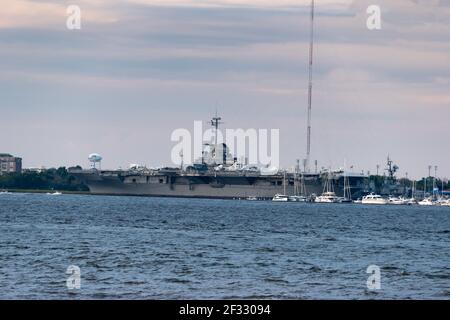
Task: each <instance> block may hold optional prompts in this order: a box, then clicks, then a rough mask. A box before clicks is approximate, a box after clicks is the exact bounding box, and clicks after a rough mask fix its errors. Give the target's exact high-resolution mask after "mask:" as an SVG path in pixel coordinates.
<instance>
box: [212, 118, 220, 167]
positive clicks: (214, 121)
mask: <svg viewBox="0 0 450 320" xmlns="http://www.w3.org/2000/svg"><path fill="white" fill-rule="evenodd" d="M221 120H222V118H221V117H219V116H218V115H217V109H216V116H215V117H213V118H212V120H211V126H213V127H214V160H216V156H217V144H218V135H219V134H218V133H219V125H220V124H222V123H223V122H222V121H221ZM216 162H217V161H216Z"/></svg>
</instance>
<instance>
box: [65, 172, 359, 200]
mask: <svg viewBox="0 0 450 320" xmlns="http://www.w3.org/2000/svg"><path fill="white" fill-rule="evenodd" d="M71 174H72V175H74V176H76V177H77V178H78V179H79V180H81V181H82V182H84V183H85V184H86V185H87V186H88V187H89V190H90V192H91V193H92V194H96V195H132V196H154V197H189V198H218V199H243V198H249V197H252V198H253V197H255V198H259V199H271V198H272V197H273V196H274V195H276V194H284V193H286V194H287V195H296V194H299V190H300V189H301V188H300V186H299V183H300V182H299V180H298V178H297V176H295V175H294V174H288V175H287V176H285V175H280V174H277V175H271V176H262V175H259V174H237V173H234V172H221V173H215V172H210V173H201V174H196V173H182V172H176V171H173V172H160V171H158V172H130V171H99V170H95V169H94V170H77V171H73V172H71ZM326 179H327V176H326V175H322V174H305V175H304V176H303V179H302V185H303V186H304V192H302V193H303V194H304V195H307V196H310V195H314V194H316V195H320V194H321V193H322V191H323V186H324V183H325V181H326ZM348 181H349V185H350V190H351V194H352V197H353V198H357V197H360V196H361V194H362V193H363V192H364V191H365V190H366V189H367V183H366V178H365V177H363V176H349V177H348ZM333 185H334V190H335V192H336V194H337V195H338V196H342V195H343V190H344V177H343V176H342V175H339V174H337V175H335V176H334V177H333Z"/></svg>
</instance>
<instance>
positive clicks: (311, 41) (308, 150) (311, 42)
mask: <svg viewBox="0 0 450 320" xmlns="http://www.w3.org/2000/svg"><path fill="white" fill-rule="evenodd" d="M313 54H314V0H311V30H310V39H309V85H308V124H307V125H308V128H307V134H306V136H307V138H306V139H307V141H306V145H307V146H306V169H307V171H308V172H309V170H310V169H309V164H310V157H311V112H312V110H311V109H312V86H313Z"/></svg>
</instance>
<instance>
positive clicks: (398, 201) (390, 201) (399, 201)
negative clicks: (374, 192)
mask: <svg viewBox="0 0 450 320" xmlns="http://www.w3.org/2000/svg"><path fill="white" fill-rule="evenodd" d="M407 203H408V200H406V199H405V198H403V197H400V198H398V197H392V196H390V197H389V198H388V204H394V205H405V204H407Z"/></svg>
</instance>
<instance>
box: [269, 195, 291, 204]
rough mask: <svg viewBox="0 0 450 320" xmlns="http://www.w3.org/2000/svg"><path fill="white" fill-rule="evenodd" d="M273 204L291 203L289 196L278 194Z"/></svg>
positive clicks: (273, 199)
mask: <svg viewBox="0 0 450 320" xmlns="http://www.w3.org/2000/svg"><path fill="white" fill-rule="evenodd" d="M272 201H273V202H288V201H289V196H287V195H284V194H276V195H275V196H274V197H273V198H272Z"/></svg>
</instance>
